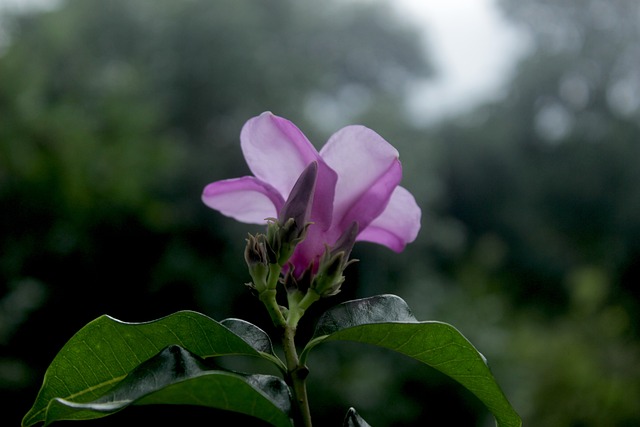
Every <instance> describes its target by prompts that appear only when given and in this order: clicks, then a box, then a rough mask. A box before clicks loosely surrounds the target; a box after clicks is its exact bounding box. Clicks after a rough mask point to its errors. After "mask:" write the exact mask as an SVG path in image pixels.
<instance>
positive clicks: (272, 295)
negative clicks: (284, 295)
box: [259, 289, 287, 328]
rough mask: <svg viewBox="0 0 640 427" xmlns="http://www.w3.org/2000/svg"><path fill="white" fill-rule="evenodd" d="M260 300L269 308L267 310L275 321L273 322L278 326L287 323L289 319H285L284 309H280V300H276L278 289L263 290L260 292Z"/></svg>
mask: <svg viewBox="0 0 640 427" xmlns="http://www.w3.org/2000/svg"><path fill="white" fill-rule="evenodd" d="M259 298H260V301H262V303H263V304H264V306H265V307H266V308H267V312H268V313H269V316H270V317H271V320H272V321H273V324H274V325H276V326H277V327H280V328H284V327H285V325H286V324H287V321H286V320H285V319H284V315H283V314H282V310H280V306H278V302H277V301H276V291H275V289H268V290H266V291H262V292H261V293H260V297H259Z"/></svg>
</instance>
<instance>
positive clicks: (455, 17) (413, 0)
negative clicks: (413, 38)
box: [391, 0, 527, 122]
mask: <svg viewBox="0 0 640 427" xmlns="http://www.w3.org/2000/svg"><path fill="white" fill-rule="evenodd" d="M391 4H392V5H394V6H395V7H396V8H397V9H398V10H399V12H400V13H401V14H403V15H404V16H405V17H406V19H407V20H409V21H410V22H413V23H414V24H417V25H418V26H419V27H420V28H423V29H424V33H425V44H426V48H427V49H428V52H430V54H431V59H432V60H433V61H434V62H435V67H436V72H437V73H438V75H437V76H436V77H435V79H431V80H429V81H426V82H423V83H421V84H419V85H418V87H417V89H416V90H415V91H412V94H413V95H412V98H411V99H410V101H409V102H410V105H411V107H412V111H413V112H414V114H415V115H416V120H417V121H418V122H420V121H427V122H428V121H433V120H437V119H438V118H441V117H443V116H446V115H448V114H452V113H458V112H461V111H464V110H466V109H468V108H471V107H473V106H475V105H477V104H478V103H480V102H482V101H486V100H489V99H498V98H499V97H500V96H501V94H502V93H503V91H502V90H501V89H502V88H503V83H504V82H505V81H506V80H507V79H508V78H509V76H510V74H511V72H512V71H513V66H514V65H515V63H516V61H517V60H518V59H519V58H520V57H521V55H522V54H523V53H524V52H525V51H526V48H527V38H526V34H525V33H524V31H523V30H521V29H519V28H516V27H514V26H513V24H511V23H509V22H508V21H506V20H505V19H504V17H503V16H502V15H501V13H500V11H499V10H498V8H497V7H496V6H495V0H446V1H444V0H443V1H429V0H393V1H392V2H391Z"/></svg>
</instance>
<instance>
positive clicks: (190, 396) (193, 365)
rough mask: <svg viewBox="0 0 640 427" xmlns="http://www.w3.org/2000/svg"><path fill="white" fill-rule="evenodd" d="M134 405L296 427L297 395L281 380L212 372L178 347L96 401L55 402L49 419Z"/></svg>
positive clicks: (85, 416) (99, 414) (88, 415)
mask: <svg viewBox="0 0 640 427" xmlns="http://www.w3.org/2000/svg"><path fill="white" fill-rule="evenodd" d="M132 404H135V405H148V404H185V405H200V406H207V407H211V408H218V409H224V410H229V411H235V412H241V413H243V414H247V415H251V416H254V417H256V418H260V419H262V420H265V421H268V422H270V423H271V424H272V425H274V426H279V427H291V421H290V419H289V415H288V414H289V412H290V410H291V396H290V393H289V389H288V387H287V385H286V384H285V383H284V382H283V381H282V380H281V379H279V378H277V377H273V376H270V375H239V374H235V373H231V372H226V371H219V370H211V369H210V366H209V365H208V364H207V362H206V361H205V360H204V359H202V358H200V357H198V356H196V355H194V354H192V353H190V352H189V351H187V350H185V349H183V348H182V347H180V346H177V345H170V346H168V347H166V348H165V349H164V350H162V351H161V352H160V353H158V354H157V355H156V356H153V357H152V358H151V359H149V360H147V361H145V362H143V363H141V364H140V365H139V366H138V367H136V368H135V369H133V370H132V371H131V372H130V373H129V374H128V375H127V376H126V377H125V379H123V380H122V381H120V382H119V383H118V384H116V385H115V386H114V387H112V388H111V389H109V390H107V392H106V393H105V394H104V395H103V396H101V397H100V398H98V399H96V400H93V401H91V402H85V403H77V402H72V401H69V400H65V399H60V398H56V399H53V400H51V402H50V403H49V405H48V407H47V411H46V416H45V420H44V421H45V425H46V424H49V423H51V422H53V421H58V420H86V419H92V418H100V417H104V416H106V415H109V414H112V413H114V412H117V411H119V410H121V409H123V408H126V407H127V406H129V405H132Z"/></svg>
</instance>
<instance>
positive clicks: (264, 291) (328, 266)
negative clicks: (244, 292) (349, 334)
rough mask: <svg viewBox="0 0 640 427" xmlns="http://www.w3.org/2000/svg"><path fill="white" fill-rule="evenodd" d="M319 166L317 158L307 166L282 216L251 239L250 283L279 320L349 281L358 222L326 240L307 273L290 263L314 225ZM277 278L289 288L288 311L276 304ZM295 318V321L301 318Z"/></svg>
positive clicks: (248, 252) (291, 316)
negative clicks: (312, 213)
mask: <svg viewBox="0 0 640 427" xmlns="http://www.w3.org/2000/svg"><path fill="white" fill-rule="evenodd" d="M317 170H318V166H317V163H315V162H312V163H310V164H309V165H308V166H307V168H305V170H304V171H303V172H302V174H301V175H300V177H299V178H298V180H297V181H296V183H295V185H294V187H293V189H292V190H291V194H290V195H289V198H288V199H287V201H286V202H285V203H284V205H283V207H282V209H281V210H280V212H279V214H278V218H268V219H267V221H268V223H267V231H266V234H261V233H259V234H256V235H251V234H249V237H248V238H247V245H246V247H245V252H244V257H245V261H246V263H247V267H248V269H249V273H250V275H251V279H252V283H250V284H248V286H250V287H252V288H253V289H255V290H256V291H257V292H258V294H259V295H260V298H261V299H264V300H268V304H269V307H270V308H271V312H272V316H274V317H275V318H276V319H277V322H280V318H281V316H284V317H285V318H287V319H299V317H301V316H302V314H303V313H304V311H305V310H306V308H308V306H309V305H310V304H312V303H313V302H314V301H316V300H317V299H319V298H321V297H327V296H331V295H335V294H337V293H338V292H339V291H340V286H341V285H342V283H343V282H344V270H345V268H346V267H347V266H348V265H349V264H350V263H351V261H349V255H350V254H351V249H352V248H353V244H354V243H355V240H356V236H357V235H358V224H357V223H356V222H354V223H353V224H352V225H351V226H350V227H349V228H348V229H347V230H346V231H345V232H344V233H343V234H342V235H341V237H340V238H339V239H338V240H337V241H336V242H335V244H333V245H332V246H329V245H325V251H324V253H323V254H322V255H321V256H320V257H319V258H316V259H315V260H313V261H312V262H311V265H308V266H307V267H306V268H305V269H304V270H303V271H302V272H300V271H295V270H296V268H295V267H294V264H293V263H292V262H290V259H291V257H292V256H293V254H294V252H295V250H296V247H297V246H298V245H299V244H300V243H301V242H303V241H304V240H305V238H306V237H307V234H308V231H309V227H310V226H311V225H312V222H310V221H309V216H310V211H311V205H312V203H313V196H314V191H315V183H316V178H317ZM283 273H284V274H283ZM278 283H282V284H283V285H284V288H285V289H286V291H287V298H288V301H289V308H288V311H287V310H285V309H283V308H282V307H280V308H278V309H275V308H274V306H275V300H274V298H275V292H276V287H277V285H278ZM291 310H293V311H294V314H292V313H291ZM278 312H280V313H281V314H278ZM274 313H275V314H274ZM285 320H286V319H285ZM292 322H293V323H296V322H297V320H292Z"/></svg>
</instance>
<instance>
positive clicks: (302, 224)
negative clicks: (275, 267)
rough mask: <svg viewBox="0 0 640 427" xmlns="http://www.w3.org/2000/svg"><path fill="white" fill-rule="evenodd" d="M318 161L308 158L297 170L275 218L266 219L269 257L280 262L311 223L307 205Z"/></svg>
mask: <svg viewBox="0 0 640 427" xmlns="http://www.w3.org/2000/svg"><path fill="white" fill-rule="evenodd" d="M317 177H318V163H317V162H311V163H310V164H309V165H308V166H307V167H306V168H305V169H304V171H302V173H301V174H300V177H298V180H297V181H296V183H295V185H294V186H293V188H292V189H291V193H290V194H289V198H288V199H287V201H286V202H285V204H284V206H283V207H282V209H281V210H280V213H279V215H278V219H277V220H276V219H270V222H269V225H268V227H267V242H268V248H269V259H270V261H271V262H272V263H274V264H275V263H277V264H279V265H280V266H284V265H285V264H286V263H287V261H288V260H289V258H291V255H293V252H294V251H295V248H296V246H297V245H298V243H300V242H302V241H303V240H304V239H305V237H306V236H307V230H308V228H309V226H310V225H311V223H310V222H309V217H310V215H311V205H312V203H313V195H314V193H315V187H316V178H317Z"/></svg>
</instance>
